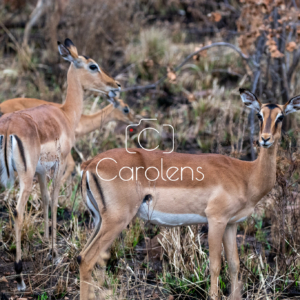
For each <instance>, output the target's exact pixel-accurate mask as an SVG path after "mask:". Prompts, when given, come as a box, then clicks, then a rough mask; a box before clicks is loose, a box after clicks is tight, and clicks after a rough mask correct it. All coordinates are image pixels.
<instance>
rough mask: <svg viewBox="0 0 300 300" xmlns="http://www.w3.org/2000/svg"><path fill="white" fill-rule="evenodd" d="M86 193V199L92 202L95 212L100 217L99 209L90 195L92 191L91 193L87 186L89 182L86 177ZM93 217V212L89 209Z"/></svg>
mask: <svg viewBox="0 0 300 300" xmlns="http://www.w3.org/2000/svg"><path fill="white" fill-rule="evenodd" d="M86 191H87V194H88V197H89V199H90V201H91V202H92V205H93V206H94V208H95V210H96V211H97V212H98V214H99V215H100V212H99V207H98V205H97V202H96V200H95V198H94V196H93V194H92V191H91V188H90V185H89V181H88V177H87V176H86ZM90 211H91V213H92V215H93V217H95V216H94V212H93V211H92V210H91V209H90Z"/></svg>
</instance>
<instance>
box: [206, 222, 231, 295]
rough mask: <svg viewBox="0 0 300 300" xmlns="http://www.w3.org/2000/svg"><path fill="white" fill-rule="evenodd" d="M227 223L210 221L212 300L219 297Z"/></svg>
mask: <svg viewBox="0 0 300 300" xmlns="http://www.w3.org/2000/svg"><path fill="white" fill-rule="evenodd" d="M226 223H227V222H226V221H225V220H224V221H222V220H217V219H214V218H212V219H208V225H209V229H208V245H209V270H210V276H211V286H210V296H211V300H217V299H218V295H219V288H218V280H219V275H220V270H221V253H222V238H223V234H224V231H225V228H226Z"/></svg>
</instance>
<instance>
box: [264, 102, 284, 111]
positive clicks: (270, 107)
mask: <svg viewBox="0 0 300 300" xmlns="http://www.w3.org/2000/svg"><path fill="white" fill-rule="evenodd" d="M266 106H267V108H269V109H274V108H279V109H280V107H279V106H278V105H277V104H273V103H269V104H267V105H266ZM280 110H281V109H280Z"/></svg>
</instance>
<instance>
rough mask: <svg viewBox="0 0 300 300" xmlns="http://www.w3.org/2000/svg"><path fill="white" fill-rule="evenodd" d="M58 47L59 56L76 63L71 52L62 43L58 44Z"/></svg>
mask: <svg viewBox="0 0 300 300" xmlns="http://www.w3.org/2000/svg"><path fill="white" fill-rule="evenodd" d="M57 46H58V51H59V54H60V55H61V56H62V58H63V59H65V60H67V61H69V62H74V61H75V60H74V58H73V57H72V55H71V53H70V51H69V50H68V49H67V48H66V47H65V46H64V45H63V44H62V43H61V42H59V41H58V42H57Z"/></svg>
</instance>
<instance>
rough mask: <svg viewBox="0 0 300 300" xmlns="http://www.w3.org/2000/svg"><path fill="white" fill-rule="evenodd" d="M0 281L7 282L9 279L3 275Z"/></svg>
mask: <svg viewBox="0 0 300 300" xmlns="http://www.w3.org/2000/svg"><path fill="white" fill-rule="evenodd" d="M0 282H6V283H7V282H8V281H7V279H6V278H5V277H4V276H3V277H1V278H0Z"/></svg>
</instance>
